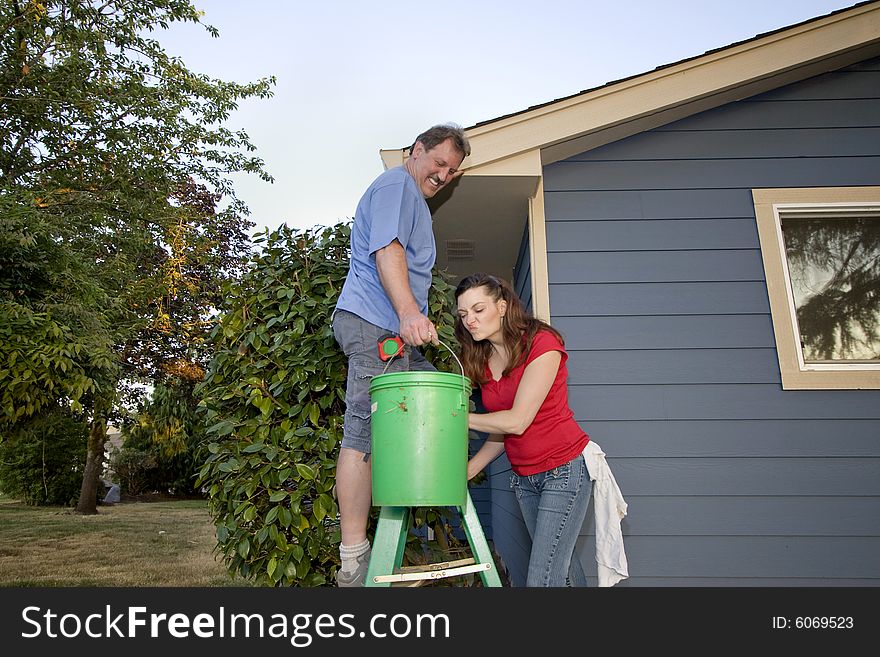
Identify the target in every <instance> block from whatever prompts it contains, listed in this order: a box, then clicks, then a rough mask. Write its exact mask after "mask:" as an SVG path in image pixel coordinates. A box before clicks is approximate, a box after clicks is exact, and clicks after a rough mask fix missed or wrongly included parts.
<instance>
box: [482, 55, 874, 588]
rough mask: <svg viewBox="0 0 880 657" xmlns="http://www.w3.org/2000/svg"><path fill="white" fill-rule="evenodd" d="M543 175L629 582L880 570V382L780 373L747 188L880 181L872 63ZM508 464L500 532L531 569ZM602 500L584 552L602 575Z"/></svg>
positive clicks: (573, 353)
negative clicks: (820, 382)
mask: <svg viewBox="0 0 880 657" xmlns="http://www.w3.org/2000/svg"><path fill="white" fill-rule="evenodd" d="M544 173H545V178H544V188H545V198H544V201H545V212H546V221H547V244H548V268H549V277H550V311H551V321H552V323H553V325H554V326H555V327H557V328H558V329H560V330H561V331H562V332H563V334H564V335H565V337H566V344H567V347H568V350H569V354H570V357H569V362H568V365H569V373H570V380H569V384H570V401H571V405H572V408H573V409H574V412H575V416H576V418H577V419H578V421H579V422H580V423H581V425H582V427H583V428H584V430H585V431H586V432H587V433H588V434H589V435H590V436H591V437H592V439H593V440H595V441H596V442H597V443H598V444H600V445H601V446H602V448H603V450H604V451H605V452H606V453H607V455H608V462H609V464H610V466H611V468H612V471H613V472H614V474H615V477H616V479H617V482H618V484H619V485H620V487H621V490H622V491H623V494H624V496H625V498H626V500H627V502H628V504H629V513H628V516H627V517H626V519H625V520H624V522H623V530H624V537H625V545H626V552H627V557H628V561H629V569H630V578H629V579H628V580H625V581H623V582H621V583H620V584H618V586H877V585H880V559H878V557H877V555H878V554H880V391H877V390H853V391H783V390H782V387H781V380H780V374H779V367H778V363H777V356H776V350H775V342H774V336H773V327H772V323H771V317H770V309H769V302H768V295H767V287H766V282H765V278H764V271H763V266H762V262H761V254H760V250H759V242H758V235H757V226H756V221H755V215H754V208H753V205H752V198H751V189H752V188H756V187H815V186H852V185H877V184H878V183H880V60H872V61H868V62H865V63H862V64H860V65H857V66H853V67H850V68H847V69H844V70H841V71H837V72H833V73H829V74H826V75H822V76H818V77H816V78H813V79H810V80H807V81H804V82H801V83H798V84H795V85H791V86H788V87H784V88H780V89H778V90H775V91H772V92H770V93H766V94H762V95H760V96H755V97H753V98H750V99H747V100H744V101H739V102H736V103H732V104H729V105H726V106H723V107H720V108H718V109H715V110H711V111H707V112H704V113H701V114H698V115H695V116H693V117H690V118H688V119H685V120H682V121H679V122H676V123H673V124H670V125H667V126H663V127H662V128H658V129H655V130H652V131H649V132H646V133H641V134H639V135H635V136H633V137H630V138H628V139H625V140H621V141H619V142H616V143H613V144H609V145H607V146H604V147H602V148H599V149H595V150H592V151H589V152H586V153H582V154H580V155H578V156H575V157H572V158H569V159H568V160H565V161H561V162H557V163H555V164H552V165H549V166H547V167H546V168H545V172H544ZM526 261H527V259H526ZM505 467H508V468H509V466H508V465H507V464H506V462H504V460H503V457H502V459H499V460H498V461H496V463H495V464H493V469H492V471H491V472H492V479H491V488H492V516H493V520H492V522H493V528H494V541H495V544H496V549H498V551H499V553H500V554H501V556H502V559H503V561H504V562H505V565H506V566H507V567H508V569H509V570H510V576H511V579H512V581H513V582H514V584H516V585H521V584H522V581H523V576H524V572H525V569H524V563H525V561H524V560H525V559H527V556H525V555H527V554H528V537H527V535H525V530H524V529H523V527H522V525H521V520H519V521H517V517H518V511H517V510H516V501H515V499H513V497H512V495H511V494H510V493H509V492H508V491H507V490H506V487H507V486H506V478H507V474H506V472H505V470H504V468H505ZM591 516H592V510H591V511H590V512H589V513H588V520H587V522H586V523H585V525H584V529H583V533H582V536H581V539H580V541H579V543H578V552H577V553H578V556H579V557H580V559H581V560H582V562H583V563H584V567H585V570H586V572H587V575H588V576H591V584H593V585H595V583H596V580H595V571H596V569H595V561H594V533H593V532H594V528H593V523H592V521H591ZM517 522H519V524H517Z"/></svg>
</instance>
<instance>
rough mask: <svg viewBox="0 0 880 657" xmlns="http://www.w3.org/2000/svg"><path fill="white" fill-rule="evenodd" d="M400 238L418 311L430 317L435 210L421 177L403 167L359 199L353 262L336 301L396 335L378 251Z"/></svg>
mask: <svg viewBox="0 0 880 657" xmlns="http://www.w3.org/2000/svg"><path fill="white" fill-rule="evenodd" d="M395 239H396V240H397V241H398V242H400V244H401V245H402V246H403V248H404V250H405V252H406V263H407V268H408V270H409V286H410V289H411V290H412V293H413V296H414V297H415V300H416V303H417V304H419V309H420V310H421V311H422V313H423V314H425V315H427V314H428V291H429V290H430V289H431V269H432V267H433V266H434V261H435V259H436V257H437V248H436V246H435V244H434V230H433V226H432V221H431V211H430V209H429V208H428V204H427V202H426V201H425V197H424V196H422V193H421V191H420V190H419V188H418V185H416V181H415V180H413V177H412V176H411V175H409V172H408V171H407V170H406V169H405V168H404V167H403V166H399V167H394V168H393V169H389V170H388V171H386V172H384V173H383V174H382V175H380V176H379V177H378V178H376V180H374V181H373V184H372V185H370V186H369V188H367V191H366V192H364V195H363V196H362V197H361V200H360V202H359V203H358V206H357V211H356V212H355V215H354V223H353V224H352V227H351V262H350V264H349V269H348V275H347V276H346V278H345V283H344V284H343V286H342V292H341V293H340V295H339V300H338V301H337V303H336V308H337V309H339V310H347V311H349V312H351V313H354V314H355V315H358V316H359V317H361V318H363V319H365V320H367V321H368V322H370V323H371V324H375V325H376V326H381V327H382V328H385V329H388V330H389V331H392V332H394V333H397V332H398V331H399V330H400V319H399V318H398V317H397V313H396V312H394V307H393V306H392V305H391V300H390V299H389V298H388V294H387V293H386V292H385V288H384V287H382V282H381V281H380V280H379V271H378V269H377V268H376V251H378V250H379V249H381V248H383V247H385V246H388V245H389V244H391V242H393V241H394V240H395Z"/></svg>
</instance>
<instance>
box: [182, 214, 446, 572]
mask: <svg viewBox="0 0 880 657" xmlns="http://www.w3.org/2000/svg"><path fill="white" fill-rule="evenodd" d="M350 233H351V225H350V224H349V223H340V224H338V225H336V226H331V227H328V228H313V229H310V230H304V231H296V230H293V229H291V228H289V227H287V226H281V227H280V228H279V229H278V230H276V231H275V232H273V233H271V234H269V233H268V232H267V233H266V234H264V235H262V236H261V237H260V238H259V241H260V242H261V243H262V242H265V246H264V248H263V250H262V252H261V253H260V254H259V255H258V256H256V257H255V259H254V262H253V266H252V267H251V269H250V271H249V272H248V273H247V275H246V276H245V277H243V279H242V280H241V281H240V283H238V284H237V285H236V286H235V287H234V288H232V289H230V291H229V294H228V305H227V306H226V307H225V308H224V313H223V314H222V316H221V317H220V321H219V322H218V324H217V326H216V327H215V329H214V332H213V334H212V336H213V339H214V341H215V343H216V353H215V356H214V360H213V361H212V362H211V365H210V367H209V368H208V372H207V375H206V377H205V382H204V383H203V384H201V385H200V386H199V388H198V390H197V395H199V396H200V397H201V402H200V404H201V406H202V408H203V409H204V411H205V421H206V424H207V425H208V429H207V433H208V439H209V440H210V441H211V442H210V444H209V445H208V452H209V454H210V455H209V456H208V458H207V460H206V461H205V463H204V465H203V467H202V468H201V471H200V474H199V483H200V484H203V485H204V486H206V487H208V490H209V500H210V502H209V504H210V508H211V512H212V515H213V517H214V519H215V523H216V525H217V540H218V548H219V551H220V552H221V553H222V554H223V556H224V559H225V561H226V564H227V566H228V568H229V569H230V571H231V572H235V573H238V574H240V575H242V576H244V577H246V578H249V579H252V580H255V581H257V582H260V583H266V584H270V585H291V584H296V585H300V586H321V585H324V584H326V583H327V582H329V581H332V579H333V576H334V575H335V572H336V569H337V568H338V566H339V556H338V544H339V526H338V520H337V513H338V508H337V505H336V501H335V500H334V497H333V492H332V489H333V485H334V483H335V475H336V455H337V453H338V449H339V443H340V441H341V439H342V420H343V415H344V411H345V405H344V398H345V381H346V371H347V363H346V359H345V356H344V354H343V353H342V351H341V350H340V349H339V347H338V346H337V344H336V341H335V339H334V337H333V331H332V327H331V323H330V317H331V314H332V312H333V309H334V307H335V305H336V300H337V298H338V296H339V292H340V291H341V288H342V284H343V282H344V280H345V276H346V272H347V267H348V258H349V253H348V248H349V237H350ZM452 308H453V299H452V288H451V286H450V285H449V283H448V282H447V281H446V279H445V278H444V276H443V275H442V274H441V273H440V272H438V271H435V272H434V283H433V289H432V291H431V299H430V314H431V317H432V318H433V319H434V322H435V324H436V325H437V327H438V330H439V331H440V339H441V340H443V342H445V343H446V344H448V345H451V346H453V348H454V345H455V342H454V336H453V332H452V326H453V323H452ZM426 356H427V357H428V358H429V359H430V360H431V361H432V362H433V363H434V364H435V365H437V366H438V368H440V369H445V370H447V371H453V370H454V371H458V369H457V366H455V365H454V361H453V357H452V355H451V354H450V353H449V352H448V351H447V350H446V349H444V348H440V349H437V348H434V347H431V348H429V349H428V350H427V351H426ZM450 361H452V362H450ZM443 513H444V512H443V510H438V509H429V508H420V509H417V513H416V514H415V515H416V518H415V522H416V523H417V524H418V525H426V524H427V525H431V526H434V527H435V528H436V529H439V530H441V531H440V534H442V535H444V536H445V535H446V534H447V533H450V534H451V532H447V531H446V529H447V527H448V523H446V521H445V519H444V515H443ZM373 521H375V516H374V518H373ZM370 531H371V532H372V531H374V523H371V528H370ZM451 540H452V542H453V543H454V542H455V538H454V536H452V538H451ZM412 543H413V545H411V546H410V547H409V548H408V551H407V554H408V556H409V557H410V558H413V559H417V558H419V557H420V556H421V549H420V547H419V546H417V545H415V543H417V539H416V538H415V537H413V541H412Z"/></svg>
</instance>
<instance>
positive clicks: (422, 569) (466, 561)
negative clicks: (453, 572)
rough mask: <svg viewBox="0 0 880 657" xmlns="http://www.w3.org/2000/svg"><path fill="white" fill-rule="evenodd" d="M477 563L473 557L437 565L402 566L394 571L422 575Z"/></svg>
mask: <svg viewBox="0 0 880 657" xmlns="http://www.w3.org/2000/svg"><path fill="white" fill-rule="evenodd" d="M472 563H477V562H476V560H475V559H474V558H473V557H468V558H467V559H456V560H455V561H438V562H437V563H426V564H420V565H417V566H401V567H400V568H396V569H395V570H394V572H395V573H420V572H425V571H428V570H445V569H447V568H456V567H458V566H467V565H469V564H472Z"/></svg>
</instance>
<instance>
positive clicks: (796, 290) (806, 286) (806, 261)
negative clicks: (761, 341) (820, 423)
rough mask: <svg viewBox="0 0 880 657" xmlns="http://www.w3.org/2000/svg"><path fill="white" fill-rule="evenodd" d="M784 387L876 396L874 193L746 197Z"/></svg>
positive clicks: (879, 216) (877, 231)
mask: <svg viewBox="0 0 880 657" xmlns="http://www.w3.org/2000/svg"><path fill="white" fill-rule="evenodd" d="M752 197H753V199H754V202H755V216H756V218H757V220H758V236H759V238H760V242H761V256H762V258H763V261H764V272H765V275H766V278H767V291H768V293H769V296H770V312H771V314H772V317H773V330H774V333H775V334H776V350H777V353H778V356H779V368H780V371H781V373H782V387H783V388H785V389H811V388H812V389H847V388H849V389H855V388H874V389H880V187H843V188H841V187H833V188H832V187H829V188H820V189H756V190H753V192H752Z"/></svg>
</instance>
